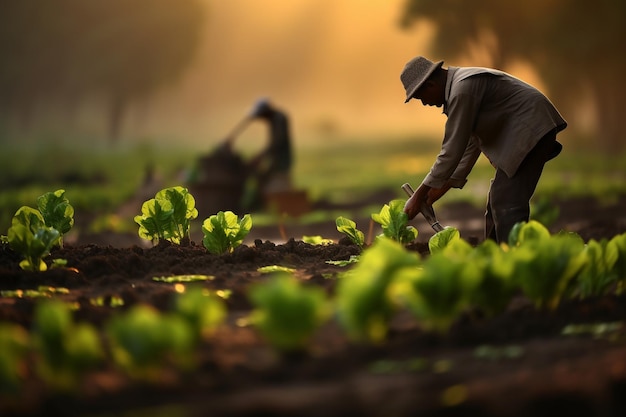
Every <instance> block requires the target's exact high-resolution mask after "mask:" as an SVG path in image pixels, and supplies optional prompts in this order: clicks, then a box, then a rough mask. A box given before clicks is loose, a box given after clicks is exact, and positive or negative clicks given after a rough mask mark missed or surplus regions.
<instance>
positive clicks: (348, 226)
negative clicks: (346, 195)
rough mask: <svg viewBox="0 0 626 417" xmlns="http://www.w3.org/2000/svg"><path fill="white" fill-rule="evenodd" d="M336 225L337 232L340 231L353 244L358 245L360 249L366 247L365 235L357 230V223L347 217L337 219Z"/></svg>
mask: <svg viewBox="0 0 626 417" xmlns="http://www.w3.org/2000/svg"><path fill="white" fill-rule="evenodd" d="M335 225H336V226H337V231H339V233H343V234H344V235H346V236H347V237H348V238H350V240H351V241H352V243H354V244H355V245H357V246H358V247H359V248H362V247H363V245H365V235H364V234H363V232H362V231H360V230H359V229H357V227H356V222H354V221H353V220H350V219H348V218H346V217H343V216H339V217H337V219H335Z"/></svg>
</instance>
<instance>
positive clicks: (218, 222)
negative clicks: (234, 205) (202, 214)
mask: <svg viewBox="0 0 626 417" xmlns="http://www.w3.org/2000/svg"><path fill="white" fill-rule="evenodd" d="M251 229H252V218H251V217H250V215H249V214H246V215H244V216H243V217H242V218H241V220H239V217H237V215H236V214H235V213H233V212H232V211H219V212H218V213H217V214H214V215H212V216H210V217H209V218H208V219H206V220H204V223H202V232H203V233H204V238H203V239H202V244H203V245H204V247H205V248H206V249H207V250H208V251H209V252H211V253H214V254H218V255H219V254H223V253H227V252H232V251H233V250H234V249H235V248H236V247H237V246H240V245H241V244H242V243H243V240H244V238H245V237H246V236H247V235H248V233H250V230H251Z"/></svg>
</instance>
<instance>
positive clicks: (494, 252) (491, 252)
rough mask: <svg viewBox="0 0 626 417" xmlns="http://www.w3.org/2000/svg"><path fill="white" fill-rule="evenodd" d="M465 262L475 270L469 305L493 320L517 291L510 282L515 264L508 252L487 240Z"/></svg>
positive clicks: (512, 282) (513, 283) (511, 281)
mask: <svg viewBox="0 0 626 417" xmlns="http://www.w3.org/2000/svg"><path fill="white" fill-rule="evenodd" d="M468 262H469V263H471V264H472V265H474V266H475V267H476V268H478V271H479V273H478V277H479V278H478V281H477V283H476V287H475V288H474V290H473V291H472V292H471V294H470V304H471V305H473V306H474V307H477V308H479V309H481V310H482V311H483V312H484V313H485V314H486V315H487V316H489V317H492V316H495V315H496V314H499V313H501V312H503V311H504V310H505V309H506V308H507V306H508V305H509V304H510V302H511V299H512V298H513V296H514V295H515V293H516V291H517V289H518V288H517V286H516V285H515V282H514V281H513V276H514V270H515V261H514V259H513V256H512V254H511V253H510V252H505V251H504V250H503V248H502V246H500V245H498V244H497V243H496V242H495V241H493V240H491V239H487V240H485V241H484V242H482V243H481V244H480V245H478V246H477V247H476V248H475V249H474V251H473V252H472V253H471V254H470V256H469V258H468Z"/></svg>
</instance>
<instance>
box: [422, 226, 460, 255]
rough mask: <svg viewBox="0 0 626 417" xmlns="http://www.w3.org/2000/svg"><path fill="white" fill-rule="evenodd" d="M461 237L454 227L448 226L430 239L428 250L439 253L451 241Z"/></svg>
mask: <svg viewBox="0 0 626 417" xmlns="http://www.w3.org/2000/svg"><path fill="white" fill-rule="evenodd" d="M459 239H461V234H460V233H459V230H458V229H455V228H454V227H447V228H445V229H443V230H442V231H441V232H437V233H435V234H434V235H433V236H431V238H430V239H428V250H429V251H430V253H431V254H432V253H438V252H441V251H443V250H444V248H445V247H446V246H448V245H449V244H450V243H451V242H453V241H457V240H459Z"/></svg>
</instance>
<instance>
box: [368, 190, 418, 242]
mask: <svg viewBox="0 0 626 417" xmlns="http://www.w3.org/2000/svg"><path fill="white" fill-rule="evenodd" d="M404 204H405V200H392V201H390V202H389V204H385V205H384V206H383V208H382V209H381V210H380V212H379V213H372V220H374V221H375V222H376V223H378V224H380V225H381V227H382V229H383V235H384V236H385V237H388V238H390V239H392V240H395V241H396V242H400V243H401V244H403V245H405V244H408V243H411V242H413V241H414V240H415V239H417V229H416V228H415V227H413V226H410V225H408V221H409V219H408V217H407V215H406V213H405V212H404Z"/></svg>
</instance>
